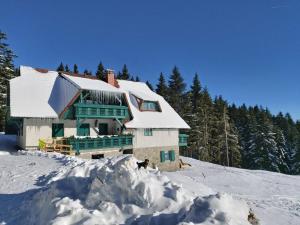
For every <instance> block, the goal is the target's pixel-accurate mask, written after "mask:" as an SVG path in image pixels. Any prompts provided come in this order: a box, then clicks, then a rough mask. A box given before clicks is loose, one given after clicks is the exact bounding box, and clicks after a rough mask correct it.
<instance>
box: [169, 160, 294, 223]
mask: <svg viewBox="0 0 300 225" xmlns="http://www.w3.org/2000/svg"><path fill="white" fill-rule="evenodd" d="M182 159H183V160H184V162H188V163H190V164H191V165H192V167H191V168H189V169H186V170H182V171H178V172H176V173H165V174H166V175H167V176H168V177H169V178H170V179H171V180H172V181H173V182H175V183H177V184H181V185H182V186H183V188H185V189H187V190H190V191H191V192H192V193H194V194H195V195H197V196H198V195H200V196H203V195H208V194H214V193H217V192H225V193H229V194H230V195H232V196H233V197H234V198H235V199H242V200H244V201H246V202H247V204H248V205H249V207H250V208H252V209H253V210H254V213H255V215H256V216H257V217H258V218H259V219H260V222H261V224H267V225H268V224H271V225H288V224H291V225H298V224H300V176H292V175H284V174H280V173H273V172H268V171H261V170H246V169H238V168H228V167H224V166H220V165H215V164H211V163H207V162H201V161H198V160H195V159H191V158H185V157H182ZM207 187H210V189H207Z"/></svg>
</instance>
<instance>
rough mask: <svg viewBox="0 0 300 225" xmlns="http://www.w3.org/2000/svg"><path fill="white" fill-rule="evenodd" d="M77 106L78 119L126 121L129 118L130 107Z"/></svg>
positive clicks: (81, 104)
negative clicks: (116, 119)
mask: <svg viewBox="0 0 300 225" xmlns="http://www.w3.org/2000/svg"><path fill="white" fill-rule="evenodd" d="M74 106H75V116H76V117H77V118H107V119H113V118H118V119H125V118H126V117H128V107H127V106H118V105H100V104H86V103H77V104H75V105H74Z"/></svg>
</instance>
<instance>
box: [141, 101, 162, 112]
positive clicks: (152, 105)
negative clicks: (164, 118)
mask: <svg viewBox="0 0 300 225" xmlns="http://www.w3.org/2000/svg"><path fill="white" fill-rule="evenodd" d="M140 109H141V110H142V111H160V110H159V105H158V102H151V101H143V102H142V104H141V106H140Z"/></svg>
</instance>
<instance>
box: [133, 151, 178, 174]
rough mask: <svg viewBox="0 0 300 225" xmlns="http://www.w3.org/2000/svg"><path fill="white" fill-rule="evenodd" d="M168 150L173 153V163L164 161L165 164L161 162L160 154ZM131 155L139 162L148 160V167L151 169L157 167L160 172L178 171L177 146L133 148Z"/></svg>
mask: <svg viewBox="0 0 300 225" xmlns="http://www.w3.org/2000/svg"><path fill="white" fill-rule="evenodd" d="M170 150H174V151H175V161H170V160H166V161H165V162H161V159H160V152H161V151H170ZM133 155H134V156H135V157H136V158H137V159H138V160H141V161H144V160H145V159H149V161H150V162H149V165H150V167H152V168H155V167H158V168H159V169H160V170H162V171H175V170H178V169H179V147H178V146H168V147H150V148H135V149H133Z"/></svg>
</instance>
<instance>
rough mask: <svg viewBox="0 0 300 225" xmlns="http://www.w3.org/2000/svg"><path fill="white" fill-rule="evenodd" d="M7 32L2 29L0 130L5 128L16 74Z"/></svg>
mask: <svg viewBox="0 0 300 225" xmlns="http://www.w3.org/2000/svg"><path fill="white" fill-rule="evenodd" d="M6 40H7V37H6V34H5V33H3V32H1V31H0V131H4V129H5V118H6V116H7V114H8V112H9V111H8V110H9V80H10V79H12V78H14V77H15V76H16V73H15V68H14V61H13V60H14V58H15V57H16V56H15V54H14V53H13V51H12V50H11V49H10V48H9V45H8V44H7V43H6Z"/></svg>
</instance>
